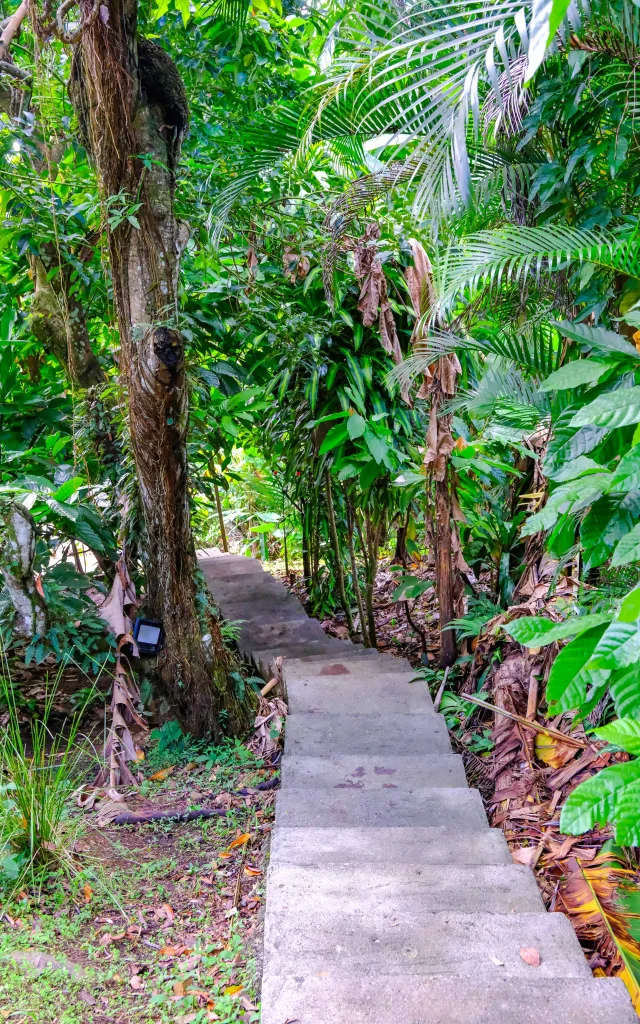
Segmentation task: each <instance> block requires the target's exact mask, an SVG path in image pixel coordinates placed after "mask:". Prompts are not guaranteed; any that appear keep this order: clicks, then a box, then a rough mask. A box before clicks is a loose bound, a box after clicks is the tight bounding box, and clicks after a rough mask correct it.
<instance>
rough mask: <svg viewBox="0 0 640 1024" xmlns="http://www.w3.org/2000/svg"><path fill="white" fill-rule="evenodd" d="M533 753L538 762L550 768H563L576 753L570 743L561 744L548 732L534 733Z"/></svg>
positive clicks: (576, 750) (575, 749)
mask: <svg viewBox="0 0 640 1024" xmlns="http://www.w3.org/2000/svg"><path fill="white" fill-rule="evenodd" d="M535 752H536V757H537V759H538V761H542V763H543V764H548V765H549V767H551V768H564V766H565V764H567V763H568V762H569V761H571V760H572V759H573V758H574V757H575V756H576V754H577V753H578V749H577V747H575V746H574V745H573V744H572V743H563V742H562V740H560V739H558V737H557V736H551V735H550V733H548V732H539V733H536V738H535Z"/></svg>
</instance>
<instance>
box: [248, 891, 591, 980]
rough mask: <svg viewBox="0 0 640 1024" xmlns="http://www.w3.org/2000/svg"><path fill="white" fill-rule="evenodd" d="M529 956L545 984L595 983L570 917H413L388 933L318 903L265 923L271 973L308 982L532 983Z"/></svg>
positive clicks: (397, 921)
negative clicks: (347, 974)
mask: <svg viewBox="0 0 640 1024" xmlns="http://www.w3.org/2000/svg"><path fill="white" fill-rule="evenodd" d="M521 949H535V950H537V951H538V953H539V954H540V957H541V963H540V966H539V968H538V969H537V970H536V977H538V978H590V977H591V970H590V968H589V965H588V963H587V961H586V958H585V956H584V954H583V952H582V949H581V948H580V943H579V942H578V939H577V938H576V933H575V932H574V930H573V928H572V927H571V924H570V923H569V921H568V920H567V918H566V917H565V916H564V914H543V913H531V914H526V913H524V914H500V913H486V912H481V913H478V912H476V913H473V914H459V913H451V912H449V911H447V912H446V913H426V914H424V915H422V914H420V915H418V914H417V913H415V912H412V911H411V910H410V911H409V912H408V913H407V914H402V913H401V912H399V911H395V910H394V916H393V918H392V919H390V920H389V921H388V922H387V923H386V924H383V925H380V924H376V923H374V922H373V921H371V920H370V919H369V918H368V917H366V916H364V915H362V914H360V913H358V914H353V915H352V914H349V913H346V912H345V913H342V912H340V911H338V912H337V913H332V912H328V913H327V912H326V911H324V910H323V909H321V908H319V907H316V904H315V899H312V900H310V901H309V902H307V903H306V904H303V905H301V906H289V907H288V908H287V911H285V912H284V913H282V912H281V913H278V914H275V913H272V912H271V910H270V907H269V906H267V916H266V922H265V969H266V971H267V972H273V973H274V974H279V975H282V974H294V975H306V974H316V973H318V972H320V971H326V970H329V971H330V970H336V969H339V970H341V971H343V970H349V971H353V972H354V973H357V974H376V973H377V972H378V971H384V973H385V974H398V975H411V976H413V977H419V976H422V977H424V976H428V975H457V976H458V977H460V978H475V977H477V978H482V979H484V982H485V984H491V982H492V980H493V978H494V977H495V974H496V968H497V967H499V969H500V973H501V974H506V975H507V976H509V977H513V978H530V977H531V973H532V969H531V966H530V965H529V964H527V963H525V961H524V960H523V959H522V957H521V956H520V950H521Z"/></svg>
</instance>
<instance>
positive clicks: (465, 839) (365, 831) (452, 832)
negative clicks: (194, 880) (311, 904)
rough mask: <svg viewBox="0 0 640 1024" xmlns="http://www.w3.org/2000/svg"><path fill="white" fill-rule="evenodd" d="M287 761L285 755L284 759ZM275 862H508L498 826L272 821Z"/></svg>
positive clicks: (352, 863)
mask: <svg viewBox="0 0 640 1024" xmlns="http://www.w3.org/2000/svg"><path fill="white" fill-rule="evenodd" d="M285 760H286V758H285ZM271 860H272V861H273V863H277V864H301V865H316V866H318V865H328V864H344V865H349V864H351V865H353V866H358V865H366V864H390V863H396V864H414V865H421V864H512V863H513V861H512V859H511V854H510V853H509V848H508V846H507V843H506V841H505V838H504V834H503V832H502V829H498V828H486V829H485V828H482V829H480V830H476V831H473V832H462V831H460V830H456V829H452V828H450V827H449V825H427V826H413V827H402V826H389V827H384V826H378V827H367V826H359V827H354V828H349V827H346V826H345V827H342V828H335V827H331V826H327V827H325V828H315V827H306V828H305V827H298V828H296V827H291V826H287V825H285V824H284V823H283V822H280V821H278V822H276V827H275V829H274V832H273V836H272V839H271Z"/></svg>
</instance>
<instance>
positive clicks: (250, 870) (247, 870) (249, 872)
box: [244, 865, 262, 875]
mask: <svg viewBox="0 0 640 1024" xmlns="http://www.w3.org/2000/svg"><path fill="white" fill-rule="evenodd" d="M244 873H245V875H261V874H262V871H259V870H258V868H252V867H249V866H248V865H247V867H246V868H245V869H244Z"/></svg>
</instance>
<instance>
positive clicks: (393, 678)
mask: <svg viewBox="0 0 640 1024" xmlns="http://www.w3.org/2000/svg"><path fill="white" fill-rule="evenodd" d="M324 668H325V674H324V675H314V676H308V675H300V674H299V673H298V672H296V671H295V670H291V669H289V668H287V665H286V664H285V667H284V677H285V682H286V689H287V699H288V704H289V711H290V712H291V713H292V714H296V713H297V712H318V711H329V712H331V713H332V714H349V713H351V712H353V711H357V712H358V713H359V714H362V715H374V714H387V713H391V714H422V713H424V712H425V711H429V710H432V709H433V701H432V700H431V695H430V694H429V690H428V687H427V684H426V683H425V682H423V681H420V682H417V683H414V682H412V681H411V680H412V679H414V678H415V676H414V674H413V673H412V672H388V671H387V670H386V669H385V668H383V667H382V666H379V664H378V661H377V659H375V660H372V659H370V658H366V659H365V660H364V663H362V662H347V663H344V664H343V663H341V662H331V663H329V664H327V665H325V667H324Z"/></svg>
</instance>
